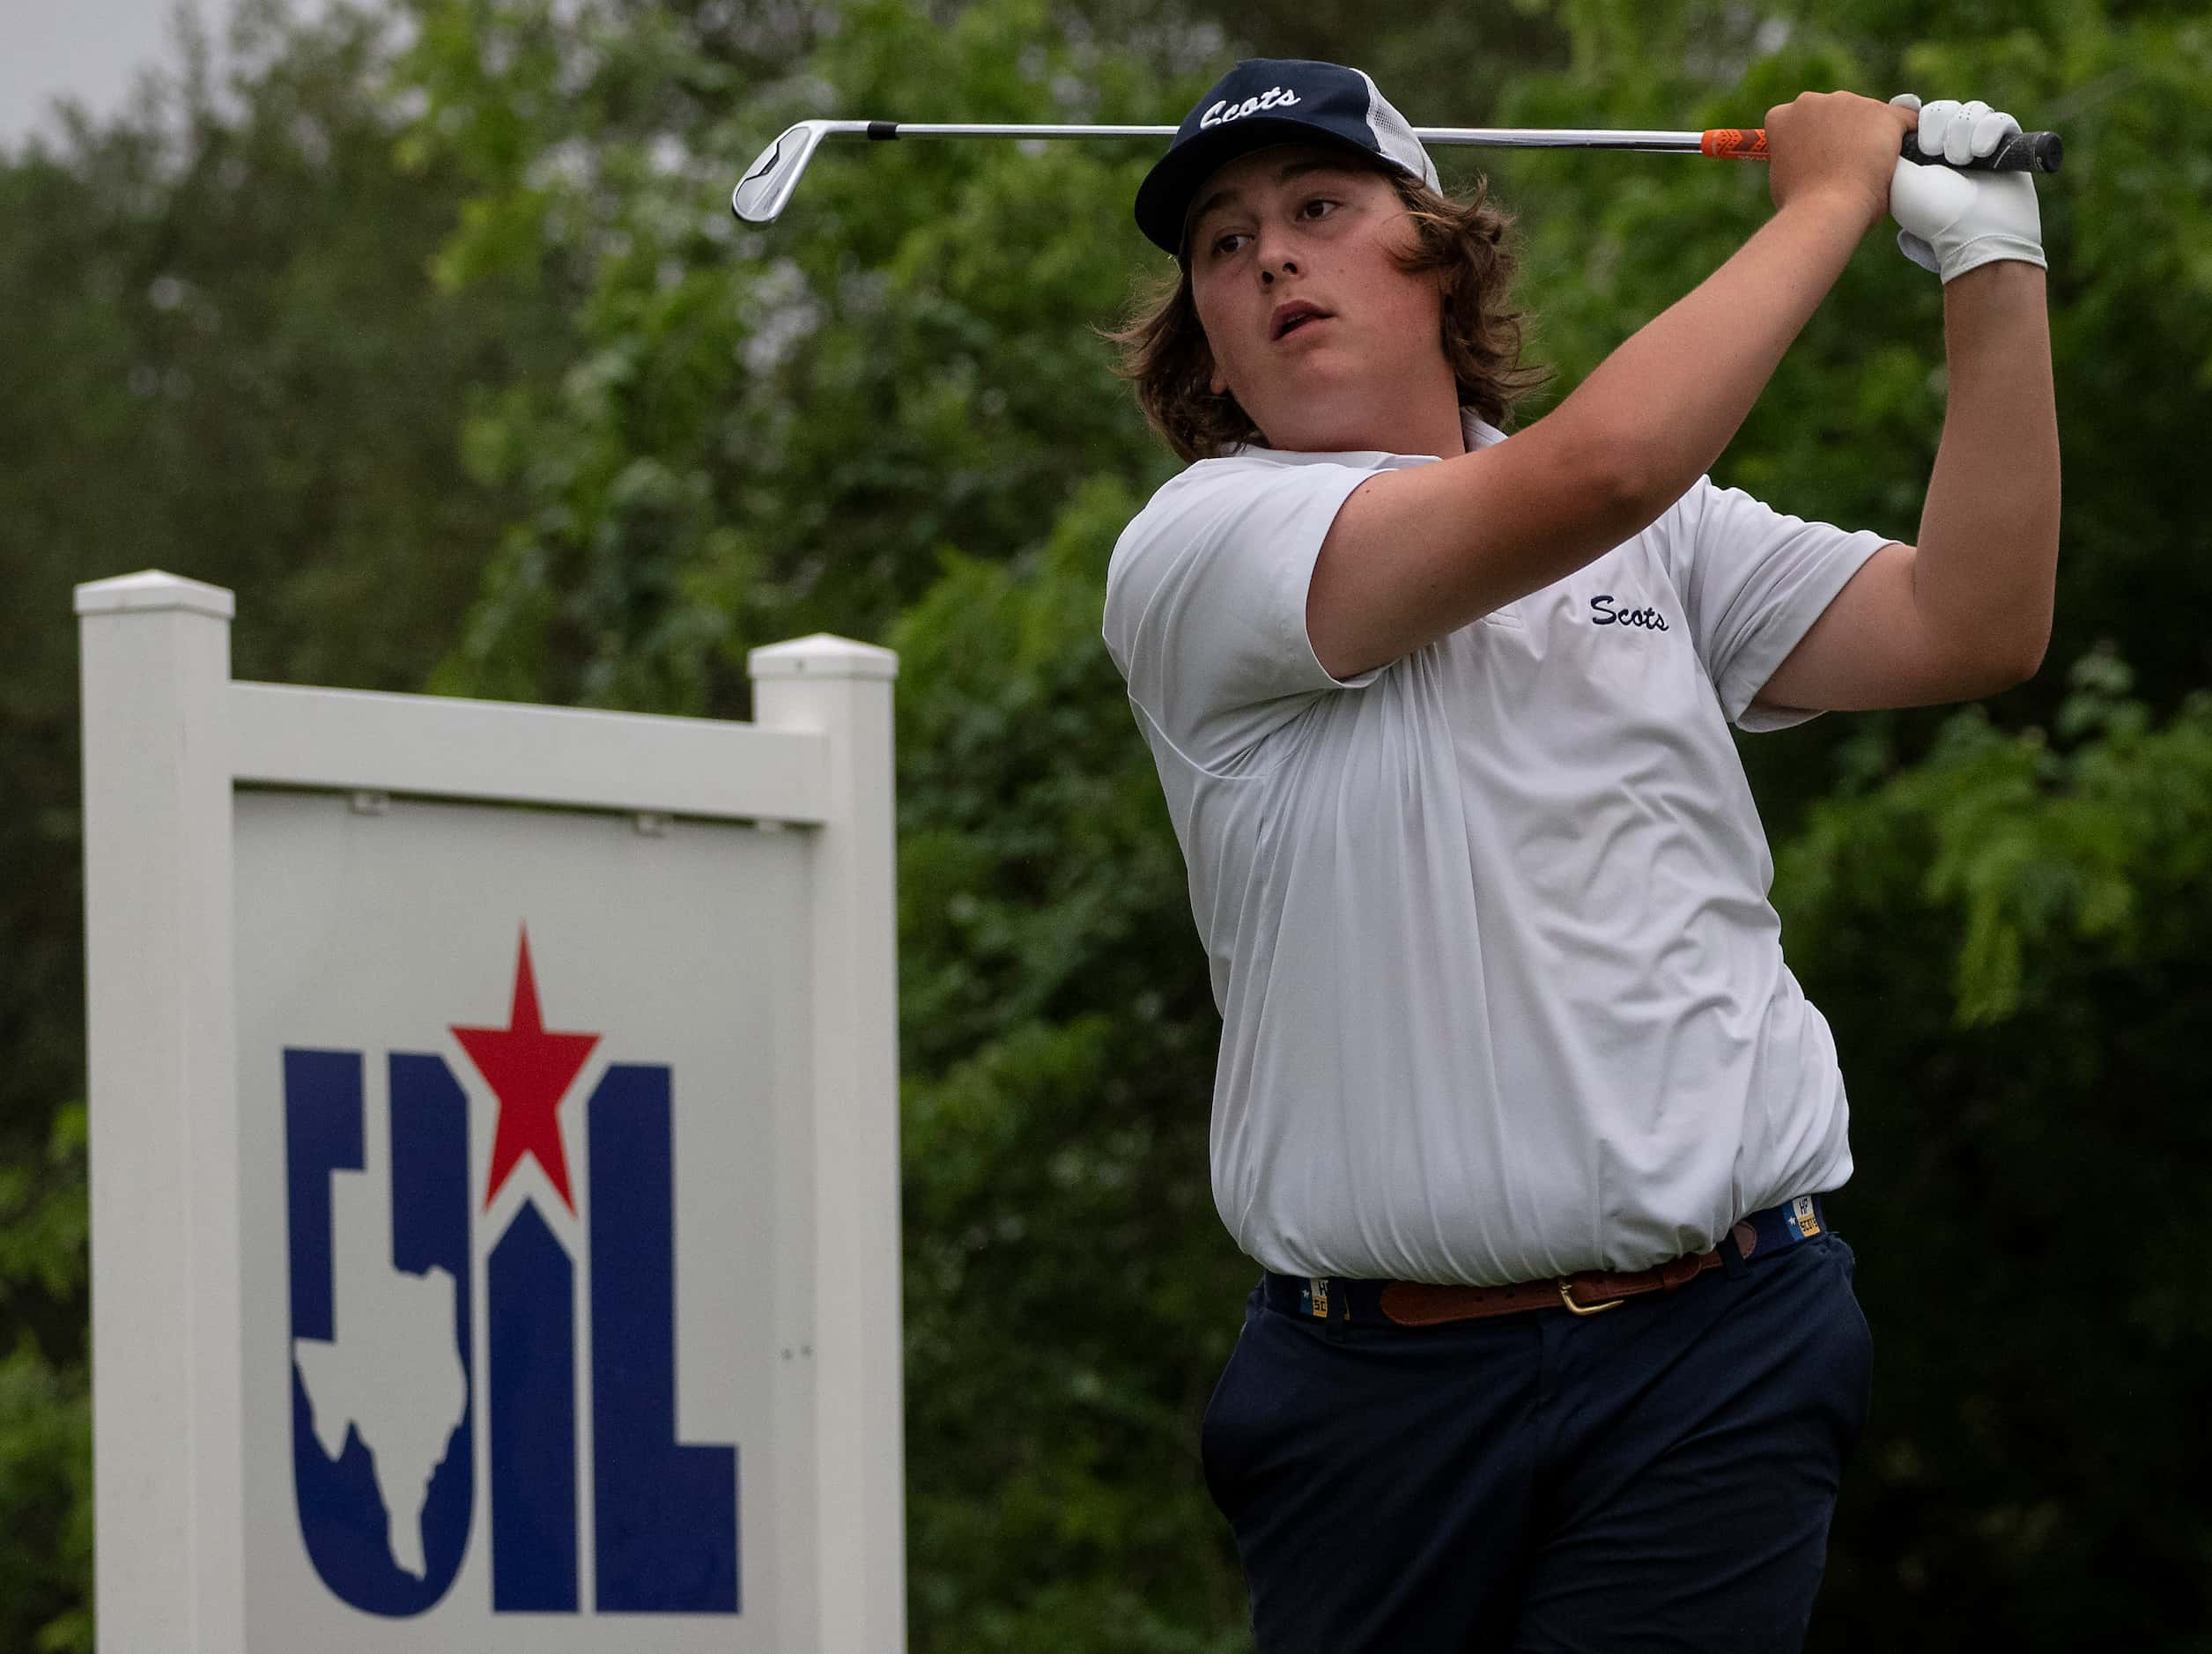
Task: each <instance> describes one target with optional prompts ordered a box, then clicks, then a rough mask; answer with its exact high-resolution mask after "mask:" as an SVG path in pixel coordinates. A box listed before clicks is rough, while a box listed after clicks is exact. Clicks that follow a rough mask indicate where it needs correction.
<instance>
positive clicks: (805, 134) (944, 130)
mask: <svg viewBox="0 0 2212 1654" xmlns="http://www.w3.org/2000/svg"><path fill="white" fill-rule="evenodd" d="M1175 132H1176V129H1175V128H1173V127H1172V126H962V125H936V124H932V125H920V124H916V123H914V122H895V121H802V122H798V123H797V124H796V125H795V126H793V127H791V128H789V129H788V130H786V131H785V132H784V133H783V135H782V136H781V137H778V138H777V139H776V141H775V142H774V143H773V144H769V145H768V147H767V148H766V149H765V150H763V151H760V158H759V159H758V160H756V161H754V162H753V164H752V165H751V166H750V167H748V168H746V170H745V175H744V177H743V178H742V179H740V180H739V181H738V182H737V188H735V189H733V190H732V191H730V195H729V207H730V210H731V211H732V212H735V213H736V215H737V216H738V217H739V218H743V220H744V221H745V222H746V223H748V224H773V222H775V220H776V218H778V217H779V216H780V214H781V213H782V211H783V210H784V207H785V206H786V205H787V204H788V203H789V202H790V200H791V193H792V191H793V190H795V189H796V188H798V187H799V175H800V174H802V173H803V172H805V171H806V167H807V163H808V162H809V161H810V160H812V159H814V152H815V151H816V150H817V149H819V148H821V146H822V143H823V140H824V139H825V138H843V137H864V138H870V139H875V140H877V141H882V140H885V139H891V138H960V137H979V138H980V137H991V138H1172V137H1174V136H1175ZM1414 136H1415V137H1417V138H1419V139H1420V140H1421V142H1422V143H1424V144H1467V145H1470V146H1474V147H1477V148H1488V149H1527V150H1557V149H1580V150H1647V151H1656V152H1660V153H1663V154H1676V155H1706V156H1712V157H1713V158H1715V159H1724V160H1748V161H1763V160H1764V159H1767V152H1766V132H1765V130H1764V129H1763V128H1759V127H1746V128H1736V127H1720V128H1715V129H1713V130H1711V131H1706V132H1639V131H1632V130H1628V129H1617V128H1564V127H1552V128H1532V127H1483V126H1446V127H1417V128H1416V129H1414ZM2063 152H2064V151H2063V146H2062V145H2061V144H2060V142H2059V135H2058V134H2057V133H2055V132H2016V133H2014V134H2012V135H2011V136H2010V137H2008V138H2006V139H2005V141H2004V142H2003V143H2002V144H2000V145H1999V146H1998V148H1997V149H1996V151H1994V152H1993V153H1992V154H1989V155H1986V156H1983V157H1981V158H1979V159H1974V160H1970V161H1959V162H1953V161H1946V160H1945V159H1943V158H1942V156H1940V155H1938V156H1927V155H1923V154H1921V153H1920V142H1919V138H1918V137H1917V135H1916V134H1914V133H1911V132H1907V133H1906V134H1905V147H1904V150H1903V154H1904V157H1905V159H1906V160H1909V161H1917V162H1919V163H1920V164H1921V165H1923V166H1956V167H1957V168H1958V169H1959V170H1960V171H1962V172H1997V173H2030V172H2033V173H2055V172H2057V171H2058V170H2059V162H2060V158H2061V156H2062V154H2063Z"/></svg>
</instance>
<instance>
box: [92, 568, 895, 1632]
mask: <svg viewBox="0 0 2212 1654" xmlns="http://www.w3.org/2000/svg"><path fill="white" fill-rule="evenodd" d="M231 609H232V602H231V597H230V594H228V593H226V592H223V591H220V590H219V589H218V588H215V587H205V586H201V585H198V584H196V582H192V581H189V580H177V579H175V578H174V577H172V576H168V575H162V574H144V575H134V576H129V577H126V578H123V579H121V580H107V581H100V582H98V583H96V584H93V585H91V586H86V587H79V588H78V613H79V615H80V617H82V620H81V632H82V639H83V646H84V706H85V714H84V716H85V910H86V950H87V958H88V973H87V974H88V986H89V993H88V996H87V1022H88V1025H89V1027H88V1032H89V1040H88V1045H89V1056H90V1065H89V1066H90V1089H91V1107H90V1121H91V1138H92V1141H91V1163H92V1306H93V1458H94V1481H95V1492H96V1516H97V1525H98V1532H97V1560H98V1573H97V1577H96V1596H97V1608H98V1614H99V1621H98V1622H99V1628H100V1643H101V1646H102V1648H103V1649H106V1650H113V1651H114V1654H144V1651H145V1650H162V1654H297V1650H315V1654H433V1650H434V1651H437V1654H463V1651H464V1650H465V1654H508V1651H510V1650H511V1651H514V1654H520V1651H521V1650H531V1651H532V1654H596V1651H598V1650H618V1649H619V1650H636V1649H640V1648H649V1649H653V1650H666V1651H667V1654H690V1651H692V1650H718V1651H719V1654H755V1651H757V1654H786V1651H796V1650H809V1651H810V1654H811V1651H817V1650H818V1651H819V1654H885V1651H886V1650H888V1651H891V1654H895V1651H896V1650H898V1649H899V1648H902V1647H903V1646H904V1643H905V1603H904V1596H905V1575H904V1565H903V1557H902V1554H901V1553H902V1548H903V1542H904V1540H903V1532H904V1525H903V1510H902V1502H903V1493H904V1479H903V1451H902V1444H901V1440H900V1432H901V1421H900V1411H901V1392H900V1379H899V1340H900V1331H899V1288H898V1280H899V1199H898V1197H899V1190H898V1135H897V1122H898V1113H897V1110H898V1074H897V1046H896V1038H895V1030H894V1015H895V988H896V978H895V962H894V959H893V956H892V939H893V914H894V912H895V902H894V896H893V890H892V882H891V867H892V857H891V848H892V845H891V679H892V677H893V676H894V674H895V671H896V661H895V658H894V657H892V656H891V654H890V653H888V652H887V651H884V650H880V649H875V648H872V647H870V646H867V645H862V644H854V643H851V642H848V641H847V640H845V639H833V638H826V637H824V638H813V639H802V640H799V641H796V642H794V643H791V644H784V645H778V646H774V647H773V648H769V649H764V650H758V651H755V652H754V656H753V660H752V662H751V665H752V669H753V674H754V678H755V704H756V710H757V713H758V722H757V723H755V724H751V725H743V724H729V723H715V722H710V721H707V720H685V719H669V718H647V717H631V716H618V715H615V714H610V713H585V712H568V711H559V710H554V709H549V708H542V707H522V706H512V705H492V704H485V703H474V702H467V701H456V700H448V699H435V698H420V697H409V696H380V695H359V694H346V693H340V692H336V691H329V690H294V689H284V688H277V687H273V686H270V685H263V684H243V683H233V682H231V680H230V677H229V666H228V646H229V620H230V615H231Z"/></svg>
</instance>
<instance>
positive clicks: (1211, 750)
mask: <svg viewBox="0 0 2212 1654" xmlns="http://www.w3.org/2000/svg"><path fill="white" fill-rule="evenodd" d="M1373 475H1375V472H1374V471H1373V470H1372V469H1366V468H1363V467H1360V466H1357V465H1340V464H1335V463H1314V462H1306V463H1300V464H1280V463H1267V462H1253V461H1201V462H1200V463H1199V464H1197V465H1195V466H1193V467H1192V468H1191V469H1189V470H1187V471H1186V472H1184V473H1183V474H1182V475H1181V476H1179V477H1177V478H1175V479H1174V480H1173V481H1172V482H1170V483H1169V484H1167V486H1166V487H1165V488H1163V489H1162V490H1161V491H1159V492H1158V494H1156V495H1155V496H1154V497H1153V498H1152V500H1151V503H1150V504H1149V505H1148V506H1145V508H1144V509H1143V511H1142V512H1140V513H1137V515H1136V519H1135V520H1134V521H1131V522H1130V524H1129V526H1128V528H1126V529H1125V530H1123V532H1122V535H1121V539H1120V541H1119V542H1118V543H1116V544H1115V546H1114V549H1113V562H1112V564H1111V565H1110V566H1109V569H1108V571H1107V574H1106V620H1105V625H1104V627H1103V633H1104V636H1105V639H1106V647H1107V650H1108V651H1109V653H1112V654H1113V661H1114V664H1115V665H1116V666H1118V667H1119V668H1121V675H1122V676H1123V677H1124V678H1126V679H1127V680H1128V685H1129V698H1130V699H1131V700H1132V701H1133V702H1135V703H1136V706H1137V709H1138V710H1139V711H1140V712H1141V713H1143V715H1144V716H1145V717H1146V718H1147V719H1149V720H1150V721H1151V722H1152V724H1153V725H1154V726H1155V727H1157V728H1158V731H1159V732H1160V733H1161V734H1162V735H1165V737H1166V738H1167V740H1168V741H1170V742H1173V744H1174V746H1175V747H1176V749H1178V750H1179V751H1180V752H1181V753H1182V755H1183V756H1184V757H1185V758H1187V760H1188V761H1189V762H1191V763H1193V764H1197V765H1199V766H1200V767H1201V768H1203V769H1207V770H1210V771H1215V772H1224V773H1226V772H1235V771H1236V770H1237V769H1239V767H1242V766H1243V765H1245V764H1248V763H1249V761H1250V758H1251V755H1252V754H1253V753H1254V751H1255V750H1256V749H1258V748H1259V746H1260V745H1261V742H1264V741H1265V740H1266V739H1267V737H1268V736H1269V735H1273V734H1274V733H1276V731H1277V730H1278V729H1280V728H1282V727H1284V725H1285V724H1287V723H1289V722H1290V721H1291V720H1293V719H1294V718H1296V717H1297V716H1298V713H1299V712H1300V711H1301V710H1302V709H1303V708H1304V707H1306V705H1309V704H1310V703H1311V702H1312V701H1313V698H1315V697H1316V696H1319V695H1322V694H1327V693H1329V692H1332V691H1335V690H1350V689H1359V688H1364V687H1365V685H1366V684H1368V683H1372V682H1373V681H1374V679H1375V678H1376V677H1377V676H1380V673H1381V672H1382V671H1383V670H1385V669H1386V668H1375V669H1374V670H1372V671H1369V672H1365V673H1363V674H1362V675H1360V676H1358V677H1356V678H1350V679H1337V678H1334V677H1331V676H1329V674H1328V669H1327V668H1325V667H1323V666H1322V665H1321V661H1320V658H1319V657H1318V656H1316V655H1315V654H1314V653H1313V641H1312V639H1310V638H1309V637H1308V636H1307V634H1306V588H1307V587H1309V586H1310V585H1311V584H1312V583H1313V564H1314V561H1315V559H1316V558H1318V557H1320V555H1321V542H1322V541H1323V540H1324V539H1326V538H1327V537H1328V528H1329V524H1330V523H1332V522H1333V521H1335V517H1336V511H1337V508H1338V507H1339V506H1342V505H1343V503H1344V500H1345V499H1346V498H1347V497H1348V496H1350V493H1351V491H1352V490H1354V489H1355V488H1357V487H1358V486H1359V484H1362V483H1364V482H1365V481H1366V480H1367V479H1368V478H1369V477H1370V476H1373Z"/></svg>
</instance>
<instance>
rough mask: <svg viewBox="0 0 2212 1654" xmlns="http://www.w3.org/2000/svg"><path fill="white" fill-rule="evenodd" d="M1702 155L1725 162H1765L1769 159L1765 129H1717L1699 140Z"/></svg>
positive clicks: (1729, 127) (1731, 127)
mask: <svg viewBox="0 0 2212 1654" xmlns="http://www.w3.org/2000/svg"><path fill="white" fill-rule="evenodd" d="M1698 151H1699V152H1700V153H1702V154H1705V155H1710V156H1713V158H1714V159H1718V160H1724V161H1763V160H1765V159H1767V153H1766V129H1765V128H1764V127H1757V126H1755V127H1749V128H1744V127H1733V126H1724V127H1715V128H1714V129H1713V130H1712V131H1710V132H1707V133H1705V134H1704V135H1702V136H1701V137H1699V138H1698Z"/></svg>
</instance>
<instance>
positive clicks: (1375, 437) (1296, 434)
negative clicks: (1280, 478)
mask: <svg viewBox="0 0 2212 1654" xmlns="http://www.w3.org/2000/svg"><path fill="white" fill-rule="evenodd" d="M1264 434H1265V436H1266V438H1267V443H1268V446H1269V447H1271V448H1280V449H1282V450H1284V452H1286V453H1292V454H1360V453H1367V452H1370V451H1372V452H1375V453H1380V454H1434V455H1435V456H1436V457H1437V458H1439V459H1440V460H1448V459H1450V458H1452V457H1453V456H1454V454H1464V453H1466V452H1467V438H1466V433H1465V432H1463V431H1462V430H1461V428H1460V410H1459V404H1458V402H1456V401H1455V400H1454V398H1453V397H1450V396H1447V397H1446V398H1444V399H1443V400H1442V401H1441V402H1435V401H1430V402H1422V403H1420V404H1419V405H1418V406H1408V407H1402V408H1390V409H1383V410H1366V411H1364V412H1361V413H1351V414H1349V415H1343V416H1339V417H1328V416H1327V415H1326V414H1324V415H1323V416H1322V417H1320V418H1316V419H1313V420H1292V419H1286V420H1284V421H1281V422H1279V423H1278V425H1277V426H1276V429H1274V430H1271V431H1264Z"/></svg>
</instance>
